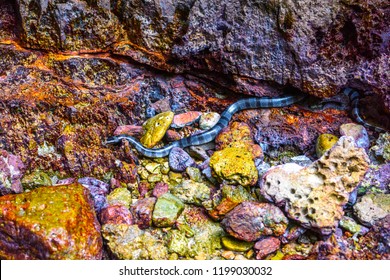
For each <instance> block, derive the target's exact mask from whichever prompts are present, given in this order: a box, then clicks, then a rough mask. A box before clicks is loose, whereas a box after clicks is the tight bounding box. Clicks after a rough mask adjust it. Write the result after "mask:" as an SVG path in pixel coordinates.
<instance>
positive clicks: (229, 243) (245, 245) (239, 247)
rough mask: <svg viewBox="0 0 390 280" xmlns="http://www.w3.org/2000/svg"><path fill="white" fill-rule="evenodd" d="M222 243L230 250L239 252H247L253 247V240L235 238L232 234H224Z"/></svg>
mask: <svg viewBox="0 0 390 280" xmlns="http://www.w3.org/2000/svg"><path fill="white" fill-rule="evenodd" d="M221 241H222V245H223V247H225V248H226V249H228V250H232V251H237V252H246V251H248V250H249V249H250V248H252V247H253V245H254V243H253V242H247V241H243V240H238V239H235V238H233V237H231V236H223V237H222V238H221Z"/></svg>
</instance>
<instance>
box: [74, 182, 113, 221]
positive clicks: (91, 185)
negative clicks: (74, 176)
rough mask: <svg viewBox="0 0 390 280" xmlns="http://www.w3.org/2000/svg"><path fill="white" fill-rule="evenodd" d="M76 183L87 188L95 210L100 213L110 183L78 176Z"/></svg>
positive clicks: (104, 203) (105, 200)
mask: <svg viewBox="0 0 390 280" xmlns="http://www.w3.org/2000/svg"><path fill="white" fill-rule="evenodd" d="M78 183H80V184H82V185H83V186H84V187H86V188H87V189H88V190H89V192H90V193H91V195H92V198H93V201H94V204H95V210H96V212H98V213H100V211H101V209H102V208H103V207H104V206H105V205H106V202H107V199H106V196H107V194H108V192H109V190H110V185H109V184H106V183H104V182H103V181H100V180H98V179H95V178H92V177H83V178H80V179H78Z"/></svg>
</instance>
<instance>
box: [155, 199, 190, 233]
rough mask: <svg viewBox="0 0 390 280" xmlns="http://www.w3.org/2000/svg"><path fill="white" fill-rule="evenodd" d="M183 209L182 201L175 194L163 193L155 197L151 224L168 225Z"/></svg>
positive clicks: (174, 220) (172, 222) (171, 223)
mask: <svg viewBox="0 0 390 280" xmlns="http://www.w3.org/2000/svg"><path fill="white" fill-rule="evenodd" d="M183 210H184V203H183V202H182V201H181V200H180V199H179V198H177V197H176V196H174V195H172V194H170V193H165V194H163V195H162V196H160V197H159V198H158V199H157V202H156V204H155V206H154V210H153V216H152V218H153V224H154V225H155V226H156V227H170V226H173V225H174V224H175V222H176V219H177V218H178V217H179V215H180V214H181V212H182V211H183Z"/></svg>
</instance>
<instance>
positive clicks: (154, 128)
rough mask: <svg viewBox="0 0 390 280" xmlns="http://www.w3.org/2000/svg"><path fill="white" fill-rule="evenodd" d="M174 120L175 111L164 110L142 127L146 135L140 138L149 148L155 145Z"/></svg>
mask: <svg viewBox="0 0 390 280" xmlns="http://www.w3.org/2000/svg"><path fill="white" fill-rule="evenodd" d="M172 120H173V112H171V111H169V112H164V113H161V114H158V115H156V116H154V117H153V118H150V119H149V120H147V121H146V122H145V123H144V125H143V126H142V128H143V129H144V131H145V132H144V135H143V136H142V138H141V139H140V141H141V143H142V145H144V146H145V147H147V148H152V147H154V146H155V145H156V144H157V143H158V142H159V141H160V140H161V139H162V138H163V137H164V135H165V132H166V131H167V130H168V128H169V126H170V125H171V123H172Z"/></svg>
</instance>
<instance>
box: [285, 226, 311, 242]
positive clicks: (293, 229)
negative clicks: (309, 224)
mask: <svg viewBox="0 0 390 280" xmlns="http://www.w3.org/2000/svg"><path fill="white" fill-rule="evenodd" d="M305 231H306V229H305V228H303V227H300V226H297V225H289V226H288V228H287V230H286V231H285V233H284V234H283V235H282V236H281V237H280V241H281V242H282V243H283V244H286V243H289V242H291V241H294V240H296V239H297V238H299V237H300V236H301V235H302V234H303V233H305Z"/></svg>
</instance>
